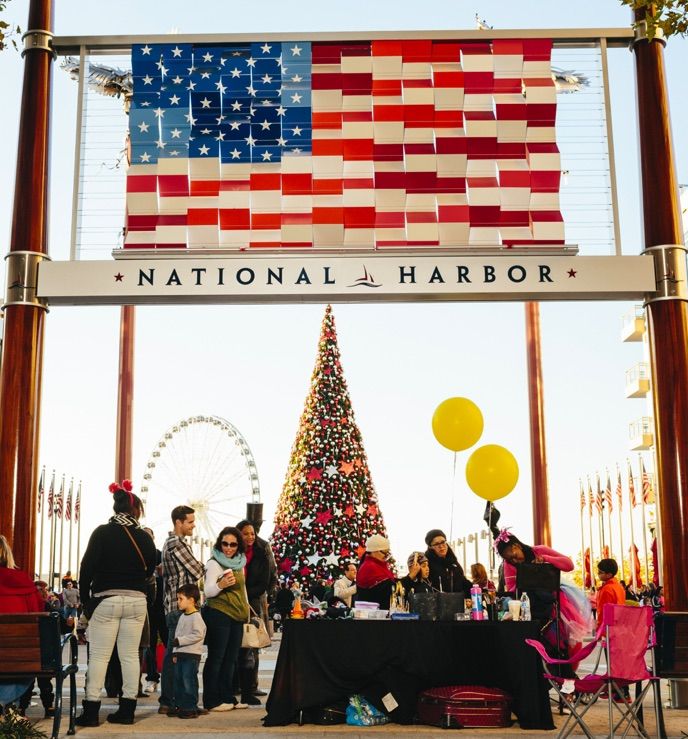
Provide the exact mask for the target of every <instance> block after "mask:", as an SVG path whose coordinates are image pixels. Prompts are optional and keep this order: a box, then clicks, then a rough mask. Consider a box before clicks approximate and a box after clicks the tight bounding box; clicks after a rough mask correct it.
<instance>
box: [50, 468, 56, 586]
mask: <svg viewBox="0 0 688 739" xmlns="http://www.w3.org/2000/svg"><path fill="white" fill-rule="evenodd" d="M48 505H49V506H50V513H49V517H50V551H49V552H48V584H49V585H50V588H51V589H52V588H53V587H54V586H55V578H54V573H55V527H56V517H55V470H53V476H52V479H51V481H50V492H49V494H48Z"/></svg>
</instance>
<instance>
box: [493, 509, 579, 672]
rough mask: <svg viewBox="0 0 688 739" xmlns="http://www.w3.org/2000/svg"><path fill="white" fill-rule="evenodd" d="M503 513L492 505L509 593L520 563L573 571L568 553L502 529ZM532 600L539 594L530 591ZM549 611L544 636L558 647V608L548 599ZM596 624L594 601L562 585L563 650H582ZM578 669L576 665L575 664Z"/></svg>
mask: <svg viewBox="0 0 688 739" xmlns="http://www.w3.org/2000/svg"><path fill="white" fill-rule="evenodd" d="M498 516H499V513H498V512H497V511H496V509H495V508H494V506H493V507H492V516H491V519H492V522H493V523H492V533H493V535H494V547H495V549H496V550H497V552H498V554H499V555H500V557H501V558H502V559H503V560H504V585H505V590H506V591H507V592H510V593H513V592H514V591H515V590H516V575H517V571H518V566H519V565H521V564H524V563H526V564H542V563H548V564H550V565H552V566H553V567H556V568H557V569H558V570H559V571H561V572H571V571H573V561H572V559H571V558H570V557H567V556H566V555H565V554H561V553H560V552H557V551H556V550H555V549H552V548H551V547H548V546H545V545H543V544H536V545H533V546H530V545H528V544H524V543H523V542H522V541H521V540H520V539H519V538H518V537H517V536H516V535H514V534H512V533H511V532H510V531H508V530H507V529H501V530H500V529H498V528H497V527H496V525H495V524H494V522H495V521H496V518H498ZM529 595H530V596H531V600H532V599H533V596H536V597H537V595H538V594H537V593H533V594H529ZM545 608H546V612H547V614H548V616H549V618H550V619H551V621H550V623H549V625H548V626H547V627H546V628H545V629H544V631H543V639H544V641H545V642H546V643H548V644H549V645H550V646H556V642H557V639H556V632H557V629H556V624H555V618H556V609H555V607H554V603H553V602H552V604H551V605H550V606H548V605H547V603H546V601H545ZM591 625H592V614H591V611H590V604H589V603H588V601H587V599H586V597H585V595H584V593H583V592H582V591H580V590H579V589H578V588H575V587H573V586H570V585H568V584H566V583H562V584H561V590H560V595H559V629H558V631H559V651H563V652H564V653H567V654H574V653H575V652H576V651H578V650H579V649H580V648H581V646H582V644H583V639H584V638H585V637H586V636H587V635H589V633H590V629H591ZM574 669H575V666H574Z"/></svg>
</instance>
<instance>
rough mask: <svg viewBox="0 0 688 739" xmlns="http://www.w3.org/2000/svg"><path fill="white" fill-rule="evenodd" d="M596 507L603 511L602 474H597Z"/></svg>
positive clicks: (600, 511)
mask: <svg viewBox="0 0 688 739" xmlns="http://www.w3.org/2000/svg"><path fill="white" fill-rule="evenodd" d="M595 507H596V508H597V512H598V513H602V509H603V508H604V501H603V500H602V488H601V487H600V476H599V475H598V476H597V494H596V495H595Z"/></svg>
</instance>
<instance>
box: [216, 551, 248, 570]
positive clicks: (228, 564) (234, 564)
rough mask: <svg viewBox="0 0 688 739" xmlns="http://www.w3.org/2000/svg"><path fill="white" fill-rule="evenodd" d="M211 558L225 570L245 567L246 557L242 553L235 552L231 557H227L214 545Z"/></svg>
mask: <svg viewBox="0 0 688 739" xmlns="http://www.w3.org/2000/svg"><path fill="white" fill-rule="evenodd" d="M213 559H214V560H216V561H217V562H219V564H220V565H221V566H222V567H224V568H225V569H226V570H243V569H244V567H246V557H245V556H244V555H243V554H239V553H237V554H235V555H234V556H233V557H228V556H227V555H226V554H223V553H222V552H219V551H218V550H217V549H215V547H213Z"/></svg>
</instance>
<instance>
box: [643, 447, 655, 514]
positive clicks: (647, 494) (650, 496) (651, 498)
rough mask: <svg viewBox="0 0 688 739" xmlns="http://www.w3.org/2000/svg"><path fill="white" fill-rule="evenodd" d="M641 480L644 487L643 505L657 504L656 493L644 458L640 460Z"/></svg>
mask: <svg viewBox="0 0 688 739" xmlns="http://www.w3.org/2000/svg"><path fill="white" fill-rule="evenodd" d="M640 479H641V482H642V487H643V503H645V504H646V505H652V503H654V502H655V491H654V489H653V487H652V480H651V478H650V475H649V474H648V473H647V470H646V469H645V465H644V464H643V458H642V457H641V458H640Z"/></svg>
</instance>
